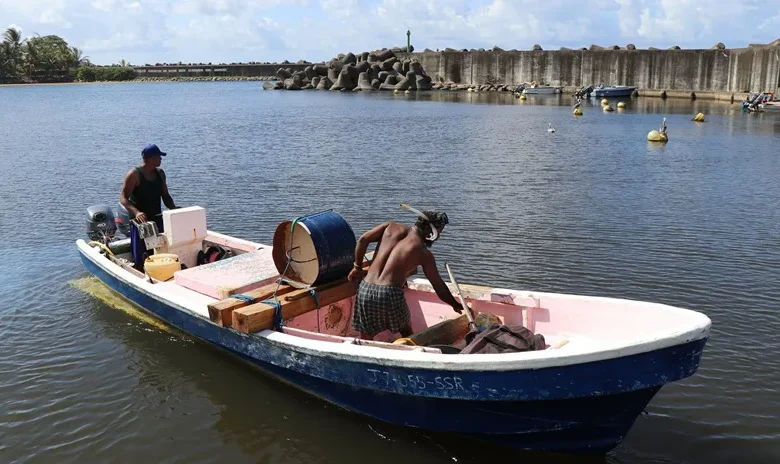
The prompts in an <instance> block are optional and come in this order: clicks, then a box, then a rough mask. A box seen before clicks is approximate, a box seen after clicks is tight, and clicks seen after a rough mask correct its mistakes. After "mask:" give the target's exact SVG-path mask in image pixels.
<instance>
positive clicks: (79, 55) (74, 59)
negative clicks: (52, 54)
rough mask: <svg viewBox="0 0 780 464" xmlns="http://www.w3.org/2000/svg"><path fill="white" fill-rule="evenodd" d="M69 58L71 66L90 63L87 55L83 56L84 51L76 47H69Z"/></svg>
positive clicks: (76, 66) (77, 66) (75, 66)
mask: <svg viewBox="0 0 780 464" xmlns="http://www.w3.org/2000/svg"><path fill="white" fill-rule="evenodd" d="M70 59H71V66H72V67H73V68H79V67H81V66H89V65H91V64H92V63H90V61H89V57H88V56H84V52H82V51H81V49H79V48H78V47H70Z"/></svg>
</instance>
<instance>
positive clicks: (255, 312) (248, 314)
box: [231, 261, 417, 333]
mask: <svg viewBox="0 0 780 464" xmlns="http://www.w3.org/2000/svg"><path fill="white" fill-rule="evenodd" d="M368 265H369V263H368V262H367V261H366V262H364V263H363V268H364V269H366V268H367V267H368ZM415 273H417V268H414V269H411V270H410V271H409V272H408V273H407V276H410V275H414V274H415ZM286 287H287V288H288V289H289V291H288V292H286V294H285V296H284V297H283V298H280V303H281V305H282V319H283V320H285V321H286V320H288V319H292V318H293V317H296V316H300V315H301V314H305V313H307V312H309V311H313V310H315V309H317V303H316V302H315V301H314V298H313V297H312V296H311V293H310V292H309V290H308V289H298V288H293V287H290V286H286ZM357 287H358V285H357V283H352V282H349V281H348V280H347V278H346V277H345V278H342V279H339V280H336V281H334V282H330V283H327V284H323V285H318V286H317V287H315V288H314V291H315V292H316V293H317V301H318V302H319V305H320V307H321V308H322V307H325V306H327V305H329V304H333V303H337V302H339V301H341V300H344V299H346V298H350V297H352V296H354V295H355V293H356V292H357ZM273 316H274V307H273V306H271V305H267V304H264V303H254V304H251V305H246V304H244V305H242V306H241V307H238V308H234V309H233V311H232V324H231V326H232V327H233V328H234V329H236V330H238V331H240V332H244V333H254V332H258V331H260V330H264V329H270V328H272V327H273Z"/></svg>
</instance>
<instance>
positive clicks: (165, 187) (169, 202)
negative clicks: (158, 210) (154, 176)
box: [160, 169, 176, 209]
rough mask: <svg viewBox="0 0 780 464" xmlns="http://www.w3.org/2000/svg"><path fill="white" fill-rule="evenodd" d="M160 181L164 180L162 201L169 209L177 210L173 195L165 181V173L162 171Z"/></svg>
mask: <svg viewBox="0 0 780 464" xmlns="http://www.w3.org/2000/svg"><path fill="white" fill-rule="evenodd" d="M160 179H162V201H163V203H164V204H165V207H166V208H168V209H176V205H175V204H174V203H173V198H171V194H170V193H168V183H167V182H166V181H165V171H163V170H162V169H160Z"/></svg>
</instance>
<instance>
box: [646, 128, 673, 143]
mask: <svg viewBox="0 0 780 464" xmlns="http://www.w3.org/2000/svg"><path fill="white" fill-rule="evenodd" d="M647 141H648V142H668V141H669V136H668V135H666V134H665V133H661V132H658V131H657V130H655V129H653V130H651V131H650V132H648V133H647Z"/></svg>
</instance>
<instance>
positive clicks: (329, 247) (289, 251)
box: [273, 211, 357, 286]
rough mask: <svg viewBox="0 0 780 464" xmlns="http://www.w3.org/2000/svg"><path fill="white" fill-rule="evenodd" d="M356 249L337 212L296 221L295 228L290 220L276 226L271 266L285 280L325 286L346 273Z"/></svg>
mask: <svg viewBox="0 0 780 464" xmlns="http://www.w3.org/2000/svg"><path fill="white" fill-rule="evenodd" d="M291 236H292V247H291V241H290V238H291ZM355 246H357V240H356V239H355V233H354V232H353V231H352V227H350V225H349V224H348V223H347V221H346V220H345V219H344V218H343V217H342V216H341V215H340V214H339V213H337V212H335V211H326V212H322V213H317V214H312V215H310V216H303V217H301V218H300V219H298V222H297V223H296V224H295V227H294V228H293V221H285V222H282V223H281V224H279V226H278V227H277V228H276V232H275V233H274V239H273V258H274V264H276V268H277V270H278V271H279V275H282V276H283V277H284V278H285V279H287V280H292V281H295V282H298V283H300V284H303V285H309V286H313V285H320V284H325V283H328V282H333V281H334V280H338V279H340V278H342V277H346V276H347V275H348V274H349V271H350V270H351V269H352V263H353V262H354V261H355ZM288 260H289V265H288ZM285 271H286V272H285Z"/></svg>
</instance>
